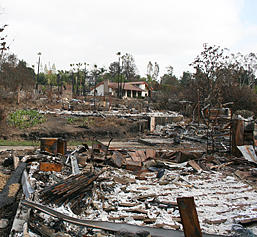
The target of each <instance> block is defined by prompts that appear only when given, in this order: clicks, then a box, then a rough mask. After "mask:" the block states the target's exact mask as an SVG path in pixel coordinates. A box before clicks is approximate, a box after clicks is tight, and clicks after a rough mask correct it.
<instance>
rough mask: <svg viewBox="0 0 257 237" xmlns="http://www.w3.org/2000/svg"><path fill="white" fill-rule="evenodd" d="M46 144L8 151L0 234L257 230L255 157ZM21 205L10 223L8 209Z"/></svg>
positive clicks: (0, 202) (98, 144) (173, 233)
mask: <svg viewBox="0 0 257 237" xmlns="http://www.w3.org/2000/svg"><path fill="white" fill-rule="evenodd" d="M41 142H42V144H41V149H40V150H34V151H30V152H29V153H28V154H24V155H19V156H17V155H15V153H14V152H11V151H10V152H9V154H10V157H8V158H7V159H6V160H5V161H4V162H5V166H6V169H7V170H8V169H9V170H10V171H12V170H13V171H12V172H9V173H8V174H2V175H0V183H3V184H2V190H1V192H0V208H1V212H0V213H1V216H0V219H1V221H0V224H1V225H0V227H1V230H2V232H1V233H2V236H8V234H7V233H8V231H9V230H10V229H11V231H10V233H11V236H182V235H183V233H182V232H181V230H184V232H185V233H186V232H187V231H189V233H190V230H191V229H190V228H193V229H195V230H196V231H198V232H199V233H200V234H201V231H202V232H204V233H206V234H204V235H203V236H207V235H208V234H209V235H210V236H214V235H231V234H232V233H233V231H238V229H239V230H244V231H248V232H249V233H252V234H253V233H255V234H256V233H257V228H256V226H254V225H252V224H253V223H256V221H257V208H256V207H257V200H256V179H257V169H256V167H257V165H256V163H254V162H252V161H248V160H246V159H244V158H242V157H241V158H236V157H233V156H218V155H217V154H216V155H214V154H213V155H206V154H204V153H202V152H185V151H169V150H157V149H153V148H151V147H150V148H146V149H133V148H127V149H125V148H119V149H117V148H113V147H112V146H111V140H110V141H109V142H108V144H107V145H104V144H103V143H101V142H99V141H92V142H91V146H90V147H89V146H88V145H87V144H84V145H81V146H79V147H77V148H76V149H75V150H71V151H67V147H66V143H65V141H64V140H60V139H42V140H41ZM4 154H8V152H5V153H4ZM7 160H9V162H7ZM11 160H13V162H10V161H11ZM14 167H15V169H14ZM239 179H241V180H239ZM20 184H21V185H20ZM20 186H22V191H21V189H20ZM188 197H193V200H194V201H195V206H196V208H195V206H194V201H192V198H189V199H188ZM18 204H19V205H18ZM17 206H18V209H17V213H16V216H15V218H14V221H13V222H12V220H11V219H10V218H9V216H7V215H5V213H4V210H8V208H10V207H12V208H13V209H15V210H16V208H17ZM15 207H16V208H15ZM190 215H191V216H190ZM188 218H189V219H190V218H193V219H194V220H195V221H194V222H193V223H191V222H190V221H188V220H189V219H188ZM198 219H199V222H198ZM246 226H250V228H249V229H245V228H244V227H246ZM240 228H241V229H240Z"/></svg>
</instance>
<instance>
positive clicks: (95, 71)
mask: <svg viewBox="0 0 257 237" xmlns="http://www.w3.org/2000/svg"><path fill="white" fill-rule="evenodd" d="M94 68H95V70H94V79H95V86H94V110H96V105H95V102H96V101H95V97H96V79H97V65H96V64H95V65H94Z"/></svg>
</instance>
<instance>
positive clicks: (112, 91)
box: [89, 80, 151, 98]
mask: <svg viewBox="0 0 257 237" xmlns="http://www.w3.org/2000/svg"><path fill="white" fill-rule="evenodd" d="M122 89H123V98H145V97H147V96H150V94H151V88H150V87H149V85H148V84H147V83H146V82H145V81H136V82H126V83H125V84H124V83H122ZM94 91H95V93H96V96H104V95H112V96H116V95H117V91H118V83H117V82H109V81H108V80H106V81H104V82H101V83H99V84H98V85H96V87H95V88H92V89H91V90H90V93H89V95H94Z"/></svg>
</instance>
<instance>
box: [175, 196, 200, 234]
mask: <svg viewBox="0 0 257 237" xmlns="http://www.w3.org/2000/svg"><path fill="white" fill-rule="evenodd" d="M177 203H178V207H179V213H180V217H181V220H182V225H183V229H184V234H185V237H201V236H202V232H201V228H200V224H199V220H198V216H197V212H196V208H195V202H194V198H193V197H181V198H177Z"/></svg>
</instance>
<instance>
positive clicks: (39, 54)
mask: <svg viewBox="0 0 257 237" xmlns="http://www.w3.org/2000/svg"><path fill="white" fill-rule="evenodd" d="M37 55H38V66H37V81H36V91H38V82H39V65H40V56H41V53H40V52H39V53H38V54H37Z"/></svg>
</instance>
